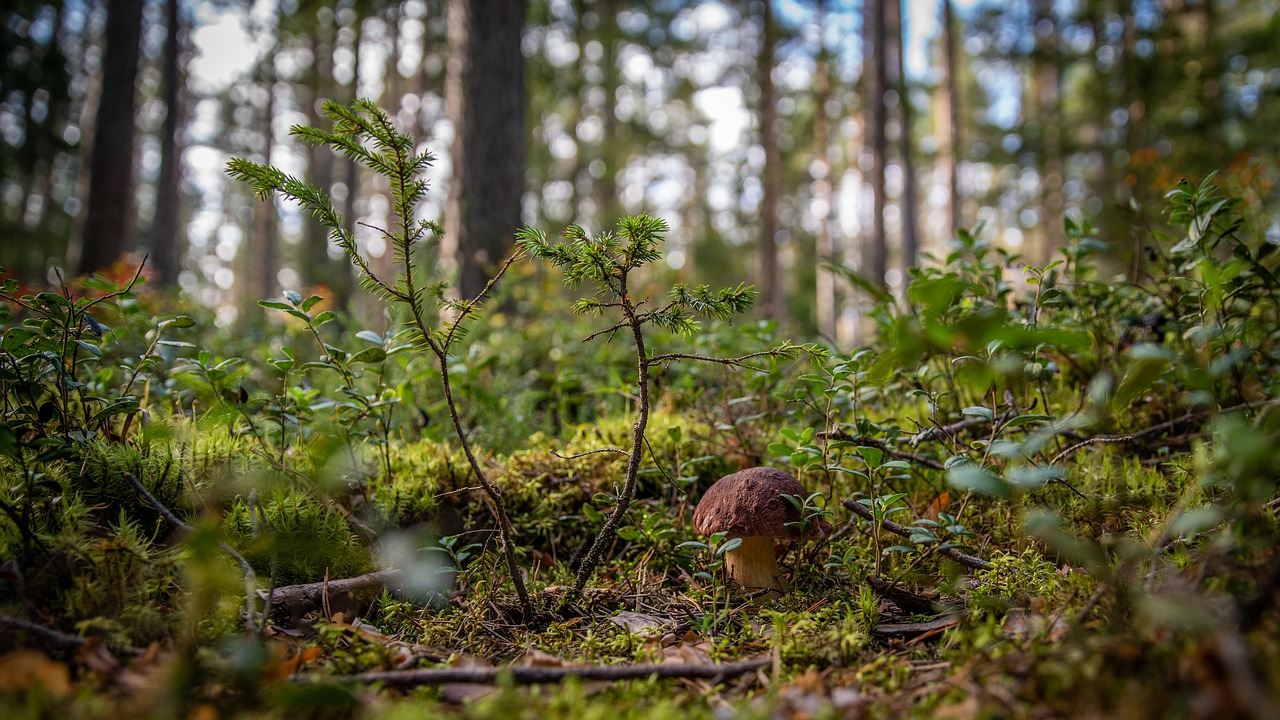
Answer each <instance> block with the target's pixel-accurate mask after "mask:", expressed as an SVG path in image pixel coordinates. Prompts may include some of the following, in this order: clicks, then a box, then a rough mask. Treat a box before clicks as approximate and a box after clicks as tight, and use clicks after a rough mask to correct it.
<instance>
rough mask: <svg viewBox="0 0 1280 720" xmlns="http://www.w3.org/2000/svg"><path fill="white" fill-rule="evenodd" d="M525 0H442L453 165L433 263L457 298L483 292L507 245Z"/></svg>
mask: <svg viewBox="0 0 1280 720" xmlns="http://www.w3.org/2000/svg"><path fill="white" fill-rule="evenodd" d="M525 4H526V3H525V0H450V1H449V7H448V27H449V31H448V36H449V61H448V65H447V69H446V81H445V108H446V114H447V115H448V116H449V119H450V120H451V121H452V124H453V131H454V138H453V145H452V148H451V152H450V155H451V160H452V163H453V173H452V179H451V180H450V183H449V195H448V198H447V199H446V204H445V213H444V221H445V236H444V240H443V242H442V243H441V265H442V266H443V267H444V268H445V269H448V270H454V271H456V273H457V285H456V287H457V289H458V292H459V294H460V296H461V297H463V298H471V297H475V296H476V295H478V294H479V293H480V291H481V290H483V289H484V286H485V284H486V283H487V282H488V281H489V278H490V277H492V273H493V271H494V269H495V268H496V267H497V265H498V264H499V263H500V262H502V260H503V258H504V257H505V256H506V255H507V253H508V252H509V249H510V248H511V245H512V242H513V237H512V234H513V233H514V232H515V229H516V228H517V227H518V226H519V224H520V204H521V199H522V195H523V193H524V132H525V127H524V121H523V118H524V110H525V107H524V106H525V79H524V55H523V53H522V51H521V34H522V31H523V29H524V16H525Z"/></svg>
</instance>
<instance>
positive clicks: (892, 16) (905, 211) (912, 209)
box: [884, 0, 920, 282]
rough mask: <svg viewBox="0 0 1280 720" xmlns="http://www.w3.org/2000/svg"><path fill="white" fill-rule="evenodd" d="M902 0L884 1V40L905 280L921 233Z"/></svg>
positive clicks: (916, 255) (914, 262)
mask: <svg viewBox="0 0 1280 720" xmlns="http://www.w3.org/2000/svg"><path fill="white" fill-rule="evenodd" d="M902 32H903V26H902V0H887V2H886V3H885V35H884V38H885V41H886V42H890V43H893V51H892V54H891V57H892V58H893V83H894V87H895V88H897V90H898V108H899V113H898V117H899V119H900V120H901V128H900V130H899V132H898V153H899V154H900V155H901V157H900V158H899V162H901V163H902V200H901V201H900V206H901V208H902V267H903V271H904V272H903V278H904V282H905V278H906V272H905V271H906V269H907V268H913V267H915V266H916V265H917V264H918V263H919V257H920V235H919V230H918V229H917V218H916V171H915V162H914V161H913V160H912V158H911V115H912V112H911V95H910V91H909V88H908V87H907V65H906V53H905V52H904V49H903V45H904V44H905V43H904V40H903V37H902Z"/></svg>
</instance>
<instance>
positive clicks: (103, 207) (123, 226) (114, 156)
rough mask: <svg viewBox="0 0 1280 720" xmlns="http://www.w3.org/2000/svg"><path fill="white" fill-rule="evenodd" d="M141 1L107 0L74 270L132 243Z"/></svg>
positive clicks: (107, 260) (106, 259) (95, 266)
mask: <svg viewBox="0 0 1280 720" xmlns="http://www.w3.org/2000/svg"><path fill="white" fill-rule="evenodd" d="M142 4H143V3H142V0H109V2H108V3H107V29H106V44H107V47H106V52H105V53H104V55H103V60H102V94H101V97H100V99H99V102H98V113H97V120H96V121H95V123H94V125H95V127H94V143H93V151H92V156H91V158H90V165H89V198H88V209H87V211H86V213H85V223H84V232H83V235H82V236H81V237H80V252H79V256H78V258H77V263H76V272H77V273H80V274H85V273H90V272H93V271H95V270H100V269H102V268H105V267H107V266H109V265H111V263H113V262H115V261H116V260H117V259H118V258H119V257H120V255H122V254H123V253H125V252H128V251H129V250H132V249H133V247H134V236H133V233H134V225H135V222H136V207H135V203H134V198H133V138H134V107H135V97H136V95H137V87H136V81H137V78H138V57H139V45H138V41H139V39H140V38H141V36H142Z"/></svg>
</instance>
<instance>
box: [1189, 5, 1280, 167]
mask: <svg viewBox="0 0 1280 720" xmlns="http://www.w3.org/2000/svg"><path fill="white" fill-rule="evenodd" d="M1200 24H1201V28H1200V31H1201V35H1200V62H1201V63H1202V65H1203V67H1202V69H1201V71H1200V76H1201V77H1202V78H1204V80H1203V81H1202V82H1201V83H1200V104H1201V105H1202V106H1203V107H1204V129H1205V137H1206V138H1207V139H1208V143H1207V146H1208V147H1211V148H1214V151H1213V152H1221V151H1222V150H1220V149H1225V148H1226V139H1225V137H1224V136H1223V132H1222V131H1223V108H1222V69H1223V63H1222V58H1223V53H1222V49H1221V48H1220V47H1219V44H1218V37H1217V32H1218V12H1217V4H1216V0H1200ZM1272 24H1273V26H1274V25H1275V23H1274V22H1273V23H1272ZM1278 44H1280V43H1278ZM1217 161H1218V162H1227V159H1226V158H1219V159H1218V160H1217ZM1200 169H1201V170H1204V171H1206V172H1207V171H1208V170H1210V169H1211V168H1209V167H1205V168H1200Z"/></svg>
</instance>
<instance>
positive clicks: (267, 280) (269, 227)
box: [245, 56, 279, 310]
mask: <svg viewBox="0 0 1280 720" xmlns="http://www.w3.org/2000/svg"><path fill="white" fill-rule="evenodd" d="M262 62H263V63H264V66H263V68H262V75H263V77H262V82H263V84H264V85H266V86H267V105H266V107H265V108H263V121H262V163H263V164H264V165H271V155H272V150H274V147H275V133H274V132H273V128H272V118H274V117H275V113H276V93H275V77H276V73H275V70H274V68H273V67H272V57H270V56H269V57H266V58H264V59H263V61H262ZM253 213H254V215H253V234H252V235H251V240H250V242H251V244H252V245H251V247H252V252H251V253H250V254H249V257H248V260H249V267H248V271H249V272H248V280H249V282H248V283H247V284H246V285H247V289H248V291H249V292H248V297H246V298H245V301H246V302H245V308H246V309H248V310H251V309H252V308H253V307H254V306H255V305H256V304H257V302H258V301H259V300H265V299H267V298H274V297H276V296H277V295H279V292H277V290H276V252H275V235H276V199H275V197H270V198H267V200H266V202H260V203H255V204H254V206H253Z"/></svg>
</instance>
